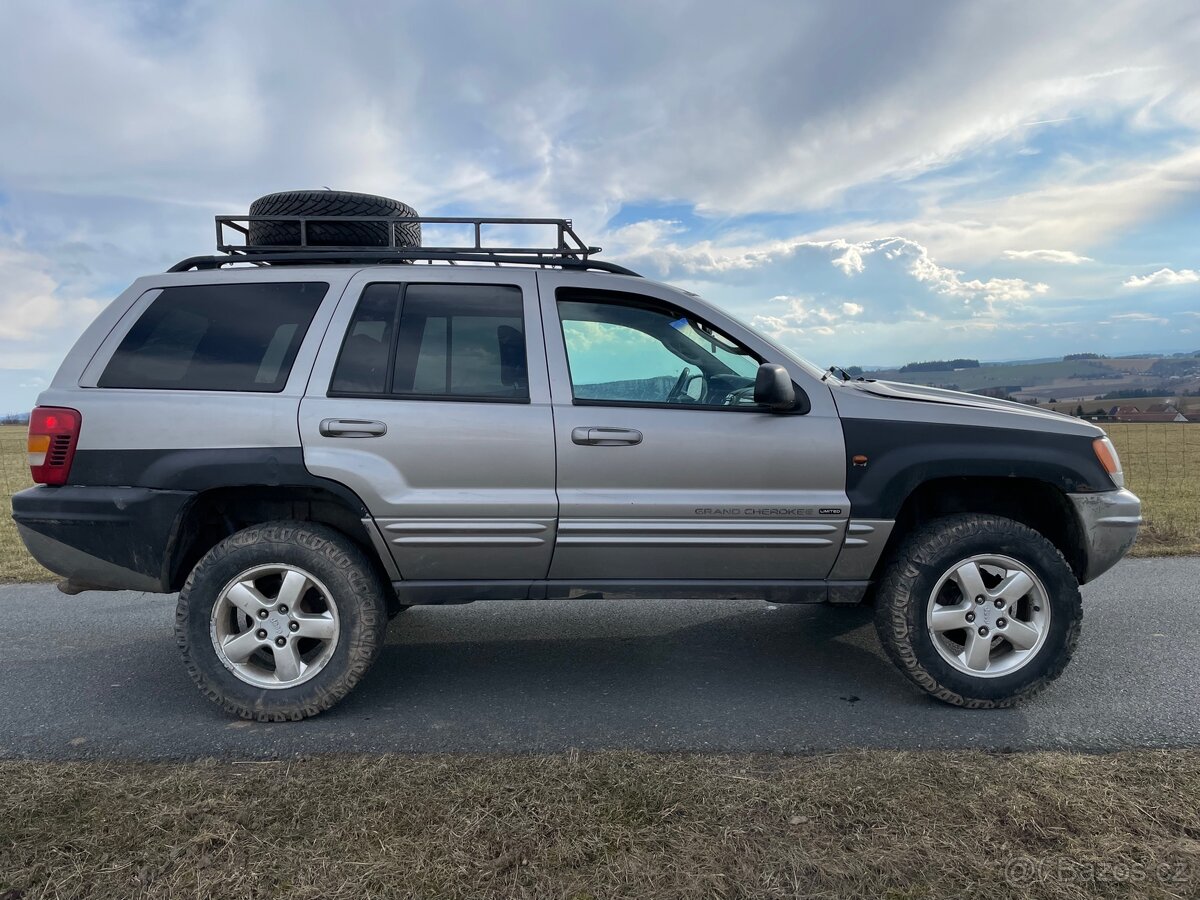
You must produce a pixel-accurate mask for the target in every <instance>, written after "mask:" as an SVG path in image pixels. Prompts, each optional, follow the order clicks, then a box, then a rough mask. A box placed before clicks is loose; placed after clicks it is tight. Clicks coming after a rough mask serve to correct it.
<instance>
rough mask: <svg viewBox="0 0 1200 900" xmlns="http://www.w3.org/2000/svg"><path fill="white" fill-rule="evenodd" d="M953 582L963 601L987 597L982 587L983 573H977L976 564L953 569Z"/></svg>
mask: <svg viewBox="0 0 1200 900" xmlns="http://www.w3.org/2000/svg"><path fill="white" fill-rule="evenodd" d="M954 582H955V584H957V585H958V588H959V590H961V591H962V595H963V599H964V600H974V599H975V598H976V597H984V596H987V588H985V587H984V586H983V573H982V572H980V571H979V565H978V564H977V563H973V562H968V563H963V564H962V565H961V566H959V567H958V568H957V569H955V570H954Z"/></svg>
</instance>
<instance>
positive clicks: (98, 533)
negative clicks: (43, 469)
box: [12, 486, 195, 592]
mask: <svg viewBox="0 0 1200 900" xmlns="http://www.w3.org/2000/svg"><path fill="white" fill-rule="evenodd" d="M194 496H195V494H193V493H192V492H190V491H156V490H151V489H149V488H137V487H79V486H63V487H45V486H43V487H34V488H29V489H28V490H25V491H21V492H20V493H18V494H14V495H13V498H12V506H13V519H14V520H15V521H16V523H17V533H18V534H19V535H20V537H21V540H22V541H24V543H25V546H26V548H27V549H28V550H29V552H30V554H31V555H32V556H33V558H34V559H36V560H37V561H38V562H39V563H41V564H42V565H43V566H45V567H46V568H47V569H49V570H50V571H51V572H55V573H57V574H59V575H63V576H65V577H66V578H69V579H70V580H71V581H74V582H78V583H80V584H86V585H89V586H92V587H96V588H110V589H116V590H134V591H159V592H163V591H167V590H168V589H169V587H168V582H169V576H170V573H169V572H168V561H169V559H170V556H171V549H172V541H173V540H174V538H175V535H176V533H177V531H178V519H179V515H180V513H181V512H182V510H183V509H184V507H185V506H186V505H187V503H188V501H189V500H190V499H191V498H192V497H194Z"/></svg>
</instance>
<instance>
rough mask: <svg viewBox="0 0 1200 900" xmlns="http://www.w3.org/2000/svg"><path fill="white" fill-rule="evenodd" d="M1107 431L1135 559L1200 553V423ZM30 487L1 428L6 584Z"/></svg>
mask: <svg viewBox="0 0 1200 900" xmlns="http://www.w3.org/2000/svg"><path fill="white" fill-rule="evenodd" d="M1107 430H1108V433H1109V434H1110V435H1111V436H1112V439H1113V442H1114V443H1115V444H1116V445H1117V449H1118V451H1120V454H1121V461H1122V463H1123V464H1124V467H1125V473H1126V479H1127V483H1128V486H1129V488H1130V489H1131V490H1132V491H1134V492H1135V493H1137V494H1138V495H1139V496H1140V497H1141V498H1142V501H1143V503H1144V504H1145V506H1144V512H1145V516H1146V525H1145V527H1144V528H1143V530H1142V534H1141V536H1140V537H1139V538H1138V543H1137V545H1136V546H1135V547H1134V551H1133V552H1134V555H1137V556H1167V555H1180V554H1194V553H1200V425H1121V424H1113V425H1108V426H1107ZM29 483H30V482H29V469H28V468H27V467H26V464H25V429H24V428H23V427H20V426H9V425H0V584H2V583H5V582H8V583H12V582H21V581H45V580H48V579H51V578H53V577H54V576H52V575H51V574H50V573H49V572H47V571H46V570H45V569H43V568H42V567H41V566H39V565H38V564H37V563H35V562H34V561H33V560H32V559H31V558H30V557H29V555H28V554H27V553H26V552H25V548H24V547H23V546H21V542H20V541H19V540H18V538H17V532H16V528H14V527H13V524H12V519H11V518H10V513H11V510H12V506H11V504H10V502H9V497H10V496H11V495H12V494H13V493H15V492H16V491H19V490H21V489H22V488H25V487H28V486H29ZM0 900H2V898H0Z"/></svg>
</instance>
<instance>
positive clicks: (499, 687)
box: [0, 558, 1200, 758]
mask: <svg viewBox="0 0 1200 900" xmlns="http://www.w3.org/2000/svg"><path fill="white" fill-rule="evenodd" d="M1197 585H1200V558H1187V559H1173V560H1129V561H1126V562H1124V563H1122V564H1121V565H1120V566H1118V567H1117V568H1116V569H1115V570H1114V571H1112V572H1111V573H1109V574H1108V575H1107V576H1105V577H1104V578H1102V579H1101V580H1100V581H1098V582H1097V583H1095V584H1093V585H1089V586H1087V587H1086V588H1084V628H1083V638H1082V640H1081V642H1080V645H1079V649H1078V651H1077V653H1076V656H1075V660H1074V661H1073V662H1072V664H1071V666H1070V667H1069V668H1068V670H1067V672H1066V674H1065V675H1064V676H1063V677H1062V678H1061V679H1060V680H1059V681H1058V682H1057V683H1056V684H1055V685H1054V686H1052V687H1051V688H1050V689H1049V690H1048V691H1046V692H1045V693H1043V694H1041V695H1040V696H1039V697H1037V698H1036V699H1035V700H1033V701H1031V702H1030V703H1027V704H1025V705H1024V706H1022V707H1018V708H1017V709H1013V710H1003V711H985V712H969V711H964V710H959V709H953V708H950V707H947V706H943V705H941V704H939V703H937V702H935V701H932V700H930V699H928V698H926V697H925V696H924V695H922V694H921V693H919V692H917V691H916V690H915V689H914V688H911V687H910V686H909V685H908V683H907V682H906V681H904V680H903V679H902V678H901V677H900V676H899V674H898V673H897V672H895V671H894V670H893V668H892V666H891V664H890V663H888V661H887V660H886V659H885V658H884V657H883V655H882V651H881V650H880V648H879V644H878V642H877V640H876V638H875V633H874V629H873V626H872V624H871V621H870V615H869V613H868V612H867V611H865V610H861V609H838V608H832V607H821V606H768V605H765V604H761V603H757V602H742V601H694V602H689V601H678V600H670V601H667V600H663V601H653V602H648V601H640V602H638V601H612V600H600V601H596V600H593V601H586V600H579V601H567V602H559V603H554V602H520V603H515V602H514V603H476V604H472V605H468V606H446V607H423V608H415V609H411V610H409V611H408V612H406V613H404V614H403V615H402V616H400V617H399V618H397V619H396V620H395V621H394V622H393V623H392V627H391V629H390V631H389V634H388V641H387V646H386V647H385V648H384V650H383V653H382V655H381V656H380V659H379V661H378V662H377V663H376V665H375V668H374V669H373V670H372V671H371V672H370V673H368V675H367V677H366V678H365V679H364V680H363V682H362V683H360V684H359V686H358V687H357V689H356V690H355V691H354V693H353V694H351V696H350V697H348V698H347V699H346V700H345V701H344V702H343V703H342V704H341V705H340V706H338V707H337V708H335V709H334V710H332V711H330V712H327V713H325V714H324V715H322V716H320V717H318V718H316V719H311V720H308V721H306V722H301V723H292V724H282V725H262V724H257V723H248V722H242V721H238V720H233V719H230V718H228V717H227V716H226V715H225V714H224V713H222V712H221V711H220V710H219V709H218V708H217V707H216V706H213V705H211V704H210V703H209V702H208V701H206V700H204V699H203V698H202V697H201V696H200V694H199V693H198V692H197V690H196V689H195V687H194V686H193V685H192V682H191V681H190V679H189V678H188V677H187V675H186V673H185V672H184V669H183V666H182V664H181V663H180V661H179V659H178V657H177V652H176V649H175V643H174V637H173V635H172V631H171V626H172V615H173V609H174V598H166V597H162V596H155V595H147V594H135V593H121V594H103V593H94V594H83V595H81V596H79V597H66V596H63V595H62V594H59V593H58V592H57V591H56V590H55V589H54V588H53V587H52V586H49V585H11V586H0V616H2V617H0V756H3V757H53V758H97V757H109V758H112V757H116V758H190V757H203V756H234V757H240V758H256V757H264V758H265V757H279V756H293V755H307V754H313V753H326V752H384V751H393V752H422V751H506V752H533V751H546V752H554V751H561V750H565V749H567V748H572V747H577V748H581V749H598V748H637V749H646V750H693V751H701V752H711V751H720V750H760V751H812V750H826V749H835V748H844V747H883V748H932V747H939V748H992V749H1009V748H1013V749H1025V748H1076V749H1083V750H1107V749H1116V748H1124V747H1147V746H1149V747H1160V746H1197V745H1200V691H1198V689H1197V684H1198V680H1200V602H1198V597H1197Z"/></svg>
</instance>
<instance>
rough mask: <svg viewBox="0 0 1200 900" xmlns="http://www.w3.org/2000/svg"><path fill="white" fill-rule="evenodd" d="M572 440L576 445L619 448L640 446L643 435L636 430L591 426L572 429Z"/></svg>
mask: <svg viewBox="0 0 1200 900" xmlns="http://www.w3.org/2000/svg"><path fill="white" fill-rule="evenodd" d="M571 440H572V441H574V442H575V443H576V444H586V445H588V446H592V447H617V446H620V445H622V444H640V443H641V442H642V433H641V432H640V431H638V430H637V429H636V428H609V427H607V426H604V425H591V426H583V427H581V428H572V429H571Z"/></svg>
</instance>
